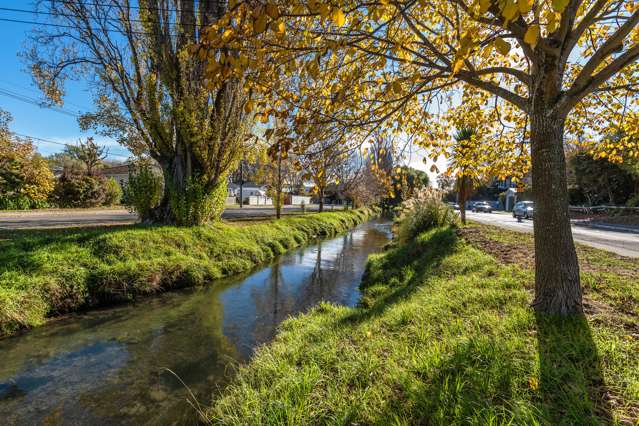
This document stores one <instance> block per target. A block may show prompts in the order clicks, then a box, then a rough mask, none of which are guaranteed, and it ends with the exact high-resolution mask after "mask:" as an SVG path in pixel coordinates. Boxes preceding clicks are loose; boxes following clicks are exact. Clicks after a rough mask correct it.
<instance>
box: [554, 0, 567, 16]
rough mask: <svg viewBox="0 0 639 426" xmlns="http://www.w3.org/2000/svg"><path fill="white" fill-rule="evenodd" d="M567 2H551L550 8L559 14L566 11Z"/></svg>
mask: <svg viewBox="0 0 639 426" xmlns="http://www.w3.org/2000/svg"><path fill="white" fill-rule="evenodd" d="M569 1H570V0H552V8H553V9H555V11H557V12H559V13H561V12H563V11H564V10H566V7H567V6H568V2H569Z"/></svg>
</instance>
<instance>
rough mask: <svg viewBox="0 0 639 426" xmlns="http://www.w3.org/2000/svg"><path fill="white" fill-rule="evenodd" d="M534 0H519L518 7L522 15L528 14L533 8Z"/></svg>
mask: <svg viewBox="0 0 639 426" xmlns="http://www.w3.org/2000/svg"><path fill="white" fill-rule="evenodd" d="M533 3H534V0H517V7H518V8H519V13H521V14H522V15H525V14H527V13H528V12H530V11H531V10H532V7H533Z"/></svg>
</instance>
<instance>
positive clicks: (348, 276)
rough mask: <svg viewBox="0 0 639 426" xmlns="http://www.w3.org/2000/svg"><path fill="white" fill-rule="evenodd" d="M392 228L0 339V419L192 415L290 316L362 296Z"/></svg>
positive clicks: (186, 419)
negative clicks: (370, 261) (372, 257)
mask: <svg viewBox="0 0 639 426" xmlns="http://www.w3.org/2000/svg"><path fill="white" fill-rule="evenodd" d="M390 236H391V231H390V224H389V223H388V222H385V221H381V220H378V221H370V222H367V223H365V224H362V225H360V226H358V227H357V228H354V229H353V230H351V231H349V232H348V233H346V234H344V235H341V236H339V237H336V238H333V239H329V240H324V241H318V242H317V243H316V244H314V245H310V246H306V247H304V248H300V249H297V250H294V251H291V252H289V253H287V254H285V255H282V256H280V257H279V258H278V259H276V260H275V261H274V262H273V263H272V264H270V265H268V266H265V267H261V268H260V269H257V270H255V271H253V272H251V273H249V274H246V275H243V276H239V277H238V276H236V277H233V278H232V279H228V280H223V281H220V282H215V283H212V285H210V286H207V287H204V288H199V289H190V290H185V291H179V292H171V293H165V294H161V295H158V296H154V297H151V298H147V299H144V300H142V301H140V302H138V303H136V304H134V305H126V306H118V307H113V308H108V309H102V310H97V311H92V312H88V313H85V314H79V315H74V316H72V317H69V318H66V319H62V320H58V321H54V322H52V323H50V324H48V325H46V326H43V327H40V328H37V329H34V330H32V331H30V332H28V333H25V334H23V335H19V336H16V337H12V338H8V339H4V340H0V424H2V425H4V424H29V425H32V424H92V425H96V424H192V423H195V422H196V421H197V415H196V411H195V409H194V408H193V407H192V406H191V404H195V405H197V403H194V402H193V400H194V399H196V400H197V401H199V403H201V404H202V406H207V405H208V404H209V403H210V402H211V399H212V398H213V396H214V395H215V394H216V393H217V394H219V393H220V392H223V388H224V385H225V383H227V382H228V380H229V379H230V378H232V377H233V372H234V370H235V369H236V367H237V366H238V365H239V364H241V363H243V362H246V361H247V360H248V359H249V358H250V356H251V355H252V354H253V352H254V350H255V349H256V348H257V347H258V346H259V345H261V344H263V343H266V342H268V341H269V340H271V339H272V338H273V336H274V335H275V333H276V330H277V327H278V325H279V324H280V323H281V322H282V321H283V320H285V319H286V318H287V317H289V316H291V315H294V314H296V313H299V312H304V311H306V310H308V309H309V308H310V307H312V306H314V305H316V304H318V303H319V302H321V301H330V302H334V303H339V304H343V305H349V306H353V305H355V304H356V303H357V302H358V300H359V297H360V293H359V283H360V281H361V278H362V274H363V272H364V267H365V264H366V259H367V257H368V255H369V254H371V253H374V252H377V251H379V250H380V249H381V248H382V246H383V245H384V244H386V242H387V241H388V240H389V238H390ZM173 373H174V374H173ZM176 376H177V377H179V379H178V378H177V377H176ZM185 385H187V386H188V388H189V389H190V392H192V393H193V396H194V397H195V398H193V397H192V396H190V392H189V391H188V390H187V388H186V387H185ZM188 400H190V401H191V402H190V403H189V402H188Z"/></svg>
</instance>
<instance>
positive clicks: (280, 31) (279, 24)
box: [275, 21, 286, 34]
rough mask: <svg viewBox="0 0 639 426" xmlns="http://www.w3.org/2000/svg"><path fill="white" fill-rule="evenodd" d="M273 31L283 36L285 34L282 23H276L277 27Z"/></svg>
mask: <svg viewBox="0 0 639 426" xmlns="http://www.w3.org/2000/svg"><path fill="white" fill-rule="evenodd" d="M275 31H277V33H278V34H284V33H285V32H286V27H285V26H284V22H283V21H279V22H278V23H277V25H276V26H275Z"/></svg>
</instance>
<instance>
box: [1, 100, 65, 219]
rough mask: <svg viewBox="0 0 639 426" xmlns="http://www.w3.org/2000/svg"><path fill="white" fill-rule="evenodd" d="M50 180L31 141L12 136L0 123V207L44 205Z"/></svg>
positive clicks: (42, 159) (47, 168) (16, 207)
mask: <svg viewBox="0 0 639 426" xmlns="http://www.w3.org/2000/svg"><path fill="white" fill-rule="evenodd" d="M0 112H1V111H0ZM0 117H1V116H0ZM0 124H1V123H0ZM53 182H54V177H53V174H52V173H51V170H49V166H48V165H47V162H46V161H45V160H44V158H42V157H41V156H40V155H39V154H38V153H37V152H36V151H35V148H34V147H33V144H31V142H29V141H25V140H20V139H16V138H14V137H12V136H11V135H10V133H9V132H8V130H6V129H3V128H2V126H0V209H1V210H26V209H31V208H38V207H44V206H46V200H47V197H48V196H49V194H50V193H51V191H52V190H53Z"/></svg>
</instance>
